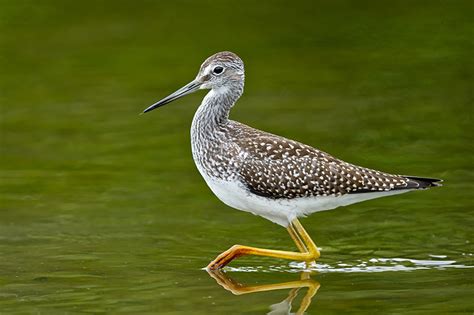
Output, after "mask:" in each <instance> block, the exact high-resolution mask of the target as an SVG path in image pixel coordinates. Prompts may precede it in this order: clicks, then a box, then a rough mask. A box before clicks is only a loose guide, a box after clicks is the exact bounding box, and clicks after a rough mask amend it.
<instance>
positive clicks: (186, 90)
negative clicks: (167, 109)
mask: <svg viewBox="0 0 474 315" xmlns="http://www.w3.org/2000/svg"><path fill="white" fill-rule="evenodd" d="M200 86H201V83H200V82H197V81H196V80H194V81H192V82H189V83H188V84H186V85H185V86H183V87H182V88H180V89H179V90H177V91H176V92H174V93H172V94H170V95H168V96H167V97H165V98H164V99H162V100H161V101H158V102H156V103H155V104H153V105H151V106H150V107H148V108H147V109H145V110H144V111H143V113H147V112H149V111H152V110H154V109H155V108H158V107H160V106H163V105H166V104H168V103H171V102H172V101H174V100H176V99H178V98H180V97H182V96H185V95H187V94H190V93H193V92H195V91H197V90H199V87H200Z"/></svg>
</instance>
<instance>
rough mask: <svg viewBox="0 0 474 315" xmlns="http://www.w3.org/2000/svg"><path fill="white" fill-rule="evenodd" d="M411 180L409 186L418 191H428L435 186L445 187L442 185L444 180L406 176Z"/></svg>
mask: <svg viewBox="0 0 474 315" xmlns="http://www.w3.org/2000/svg"><path fill="white" fill-rule="evenodd" d="M404 177H405V178H408V179H409V183H408V186H411V187H412V188H416V189H427V188H430V187H435V186H443V185H442V184H441V183H442V182H443V180H442V179H438V178H428V177H418V176H404Z"/></svg>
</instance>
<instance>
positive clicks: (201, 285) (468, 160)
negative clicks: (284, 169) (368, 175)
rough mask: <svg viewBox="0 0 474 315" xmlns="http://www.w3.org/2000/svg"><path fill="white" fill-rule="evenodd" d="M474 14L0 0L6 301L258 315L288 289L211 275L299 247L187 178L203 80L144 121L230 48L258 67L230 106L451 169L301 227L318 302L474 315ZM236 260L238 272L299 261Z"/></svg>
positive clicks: (343, 142) (66, 310)
mask: <svg viewBox="0 0 474 315" xmlns="http://www.w3.org/2000/svg"><path fill="white" fill-rule="evenodd" d="M473 11H474V10H473V2H472V1H470V0H467V1H408V0H406V1H227V0H226V1H117V0H115V1H105V0H103V1H46V0H41V1H25V0H16V1H13V0H0V106H1V112H0V149H1V157H0V166H1V170H0V175H1V178H0V189H1V193H0V198H1V199H0V314H13V313H21V314H27V313H30V314H31V313H35V314H54V313H60V314H73V313H115V314H117V313H128V314H138V313H141V314H144V313H163V314H179V313H182V314H189V313H191V312H192V313H193V314H223V313H227V314H236V313H241V314H262V313H266V312H268V311H270V309H271V308H270V305H273V304H275V303H278V302H280V301H282V300H283V299H285V298H286V296H287V295H288V290H277V291H270V292H266V293H255V294H249V295H243V296H235V295H232V294H231V293H230V292H228V291H226V290H224V289H223V288H222V287H220V286H219V285H218V284H217V283H216V282H215V281H214V280H213V279H212V278H210V277H209V276H208V275H207V273H206V272H205V271H203V270H201V268H202V267H204V266H205V265H206V264H207V263H208V262H209V261H210V260H211V259H212V258H214V256H215V255H217V254H218V253H219V252H220V251H222V250H225V249H226V248H228V247H229V246H231V245H233V244H235V243H240V244H248V245H254V246H259V247H267V248H275V249H277V248H278V249H292V248H293V245H292V243H291V239H290V238H289V237H288V235H287V233H286V231H285V230H284V229H283V228H281V227H279V226H277V225H275V224H272V223H270V222H267V221H265V220H263V219H261V218H258V217H255V216H252V215H249V214H247V213H244V212H239V211H235V210H232V209H230V208H228V207H227V206H225V205H224V204H222V203H221V202H219V200H217V198H216V197H214V196H213V195H212V193H211V192H210V190H209V189H208V188H207V187H206V185H205V183H204V181H203V180H202V178H201V177H200V175H199V174H198V172H197V170H196V169H195V166H194V163H193V161H192V157H191V152H190V143H189V142H190V140H189V127H190V123H191V119H192V116H193V114H194V111H195V110H196V108H197V106H198V104H199V103H200V100H201V98H202V97H203V95H204V94H203V92H201V93H196V94H194V95H191V96H188V97H186V98H184V99H182V100H180V101H179V102H176V103H173V104H171V105H169V106H166V107H164V108H161V109H160V110H157V111H154V112H152V113H150V114H147V115H143V116H139V115H138V113H140V112H141V111H142V110H143V109H145V108H146V107H147V106H149V105H150V104H152V103H154V102H155V101H157V100H159V99H160V98H162V97H163V96H165V95H167V94H169V93H170V92H172V91H174V90H175V89H177V88H179V87H181V86H182V85H183V84H184V83H187V82H188V81H190V80H191V79H193V78H194V76H195V75H196V72H197V70H198V69H199V65H200V64H201V62H202V61H203V60H204V59H205V58H207V57H208V56H209V55H211V54H213V53H215V52H217V51H222V50H231V51H233V52H235V53H237V54H239V55H240V57H241V58H242V59H243V60H244V62H245V65H246V90H245V94H244V96H243V97H242V99H241V100H240V101H239V103H238V104H237V106H235V108H234V110H233V112H232V115H231V117H232V118H233V119H235V120H238V121H241V122H244V123H246V124H249V125H251V126H253V127H256V128H259V129H264V130H266V131H270V132H273V133H277V134H280V135H283V136H286V137H289V138H293V139H297V140H299V141H302V142H304V143H307V144H309V145H313V146H316V147H318V148H320V149H322V150H324V151H327V152H329V153H331V154H333V155H336V156H337V157H339V158H342V159H345V160H348V161H350V162H353V163H356V164H360V165H363V166H368V167H371V168H378V169H381V170H384V171H388V172H393V173H402V174H410V175H420V176H430V177H439V178H442V179H444V180H445V186H444V187H442V188H437V189H432V190H430V191H425V192H415V193H410V194H406V195H403V196H397V197H390V198H383V199H379V200H373V201H369V202H365V203H361V204H357V205H352V206H350V207H345V208H339V209H337V210H335V211H327V212H322V213H319V214H315V215H313V216H312V217H311V218H308V219H305V220H303V224H304V225H305V227H306V228H307V230H308V231H309V232H310V234H311V235H312V236H313V239H314V240H315V241H316V243H317V244H318V245H319V246H321V247H322V258H321V260H320V261H319V262H318V265H317V266H316V268H315V270H316V271H317V272H316V273H315V275H313V276H312V278H313V279H314V280H315V281H318V282H319V283H320V285H321V286H320V288H319V291H318V293H317V294H316V295H315V297H314V298H313V301H312V304H311V306H310V308H309V309H308V310H307V312H308V313H310V314H314V313H321V314H341V313H354V314H355V313H362V314H367V313H380V314H434V313H439V314H449V313H456V314H460V313H466V314H472V312H473V311H474V303H473V301H472V296H473V293H474V287H473V281H472V280H473V269H471V268H472V267H473V266H474V262H473V255H474V248H473V245H472V242H473V241H474V240H473V232H472V227H473V226H474V219H473V218H474V216H473V215H474V211H473V200H472V199H473V198H472V190H473V188H474V187H473V184H472V182H473V179H474V178H473V177H474V176H473V151H474V150H473V128H472V114H473V104H472V86H473V78H472V74H473V70H474V66H473V61H472V60H473V58H472V56H473V35H474V32H473V30H474V27H473V19H472V16H473V13H474V12H473ZM231 266H232V267H233V268H231V269H228V271H227V275H230V276H231V277H232V278H235V279H236V281H238V282H241V283H245V284H263V283H279V282H285V281H293V280H297V279H299V272H300V270H301V268H302V267H301V266H300V265H295V264H292V263H288V262H286V261H279V260H274V259H265V258H259V257H253V258H242V259H240V260H238V261H235V262H234V263H233V264H232V265H231ZM250 271H251V272H250ZM377 271H379V272H377ZM304 290H305V289H301V292H304ZM301 292H300V295H301V294H304V293H301ZM298 299H299V300H298ZM300 301H301V296H299V297H297V299H296V300H295V301H294V304H295V306H294V308H293V311H296V309H297V305H299V303H300ZM273 309H274V311H275V312H276V309H275V306H274V307H273ZM275 314H276V313H275Z"/></svg>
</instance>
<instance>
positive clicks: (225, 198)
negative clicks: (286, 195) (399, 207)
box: [204, 176, 409, 227]
mask: <svg viewBox="0 0 474 315" xmlns="http://www.w3.org/2000/svg"><path fill="white" fill-rule="evenodd" d="M204 179H205V180H206V183H207V185H208V186H209V187H210V188H211V190H212V192H213V193H214V194H215V195H216V196H217V197H218V198H219V199H220V200H221V201H222V202H224V203H225V204H226V205H228V206H230V207H232V208H235V209H238V210H242V211H247V212H251V213H253V214H255V215H259V216H261V217H264V218H266V219H268V220H270V221H272V222H274V223H277V224H279V225H282V226H284V227H287V226H288V224H289V223H290V222H291V221H292V220H293V219H295V218H298V217H305V216H307V215H309V214H311V213H313V212H318V211H324V210H330V209H334V208H337V207H340V206H347V205H350V204H353V203H356V202H360V201H364V200H369V199H375V198H379V197H384V196H390V195H396V194H401V193H404V192H407V191H409V190H397V191H389V192H373V193H360V194H347V195H343V196H339V197H333V196H324V197H302V198H295V199H268V198H265V197H261V196H258V195H255V194H253V193H251V192H249V191H248V190H247V189H246V188H245V187H244V185H243V184H241V183H239V182H236V181H232V182H231V181H226V180H219V179H214V178H210V177H207V176H204Z"/></svg>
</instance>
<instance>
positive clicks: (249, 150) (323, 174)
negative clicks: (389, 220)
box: [147, 52, 439, 225]
mask: <svg viewBox="0 0 474 315" xmlns="http://www.w3.org/2000/svg"><path fill="white" fill-rule="evenodd" d="M216 67H217V68H218V67H221V68H222V69H223V70H222V73H219V74H216V73H214V71H216V70H215V69H217V68H216ZM218 70H219V69H218ZM244 79H245V75H244V65H243V62H242V60H241V59H240V58H239V57H238V56H237V55H235V54H233V53H231V52H221V53H217V54H215V55H213V56H211V57H209V58H208V59H207V60H206V61H205V62H204V63H203V64H202V65H201V69H200V71H199V74H198V76H197V77H196V79H195V80H194V81H193V82H191V83H190V84H189V85H188V86H187V87H188V89H192V90H195V89H196V86H199V88H209V89H211V91H210V92H209V93H208V94H207V95H206V96H205V98H204V99H203V101H202V103H201V106H200V107H199V108H198V110H197V111H196V114H195V116H194V119H193V123H192V126H191V146H192V152H193V158H194V161H195V163H196V166H197V168H198V170H199V171H200V173H201V174H202V175H203V177H204V179H205V180H206V182H207V183H208V185H209V186H210V187H211V189H212V190H213V192H214V193H215V194H216V195H217V196H218V197H219V198H220V199H221V200H223V201H224V202H225V203H227V204H228V205H230V206H233V207H235V208H238V209H241V210H246V211H250V212H252V213H255V214H258V215H262V216H264V217H266V218H267V219H270V220H272V221H274V222H277V223H279V224H282V225H285V224H287V222H290V221H291V219H292V217H296V216H300V215H307V214H309V213H312V212H315V211H322V210H326V209H332V208H335V207H337V206H340V205H347V204H350V203H354V202H358V201H362V200H368V199H372V198H376V197H381V196H384V195H390V194H394V193H398V192H403V191H409V190H413V189H420V188H428V187H430V186H437V185H439V184H438V182H439V180H437V179H430V178H419V177H412V176H401V175H392V174H388V173H384V172H380V171H376V170H371V169H368V168H364V167H361V166H356V165H353V164H350V163H347V162H344V161H342V160H339V159H337V158H335V157H332V156H331V155H329V154H327V153H325V152H323V151H320V150H318V149H315V148H313V147H310V146H308V145H305V144H302V143H299V142H297V141H294V140H290V139H286V138H283V137H280V136H277V135H273V134H270V133H267V132H264V131H260V130H257V129H254V128H251V127H249V126H246V125H244V124H241V123H239V122H236V121H232V120H229V119H228V116H229V112H230V110H231V108H232V106H233V105H234V104H235V102H236V101H237V100H238V99H239V97H240V96H241V95H242V93H243V89H244ZM183 89H184V90H183ZM183 89H181V90H178V91H177V92H175V94H176V93H177V94H176V95H177V96H176V95H175V94H172V95H170V96H169V97H168V98H165V99H164V100H162V101H160V102H158V103H157V104H155V105H153V106H151V107H150V108H149V109H147V111H148V110H151V109H153V108H155V107H157V106H161V105H162V104H166V103H167V102H169V101H172V100H173V99H175V98H177V97H180V96H181V95H184V94H187V93H189V92H187V91H186V87H184V88H183ZM180 91H181V92H180ZM183 91H184V92H183ZM224 187H225V189H224ZM351 194H353V195H354V197H350V198H349V197H344V198H343V196H348V195H351ZM368 194H371V195H372V196H373V197H372V196H369V195H368ZM329 197H334V198H332V199H328V198H329ZM262 198H263V199H262ZM272 200H273V201H272ZM342 200H344V201H342ZM293 201H294V202H293ZM301 201H304V207H305V209H304V210H303V211H300V212H298V211H296V210H295V211H293V208H294V207H296V206H297V205H301V204H302V203H301ZM262 205H265V207H266V208H267V209H266V210H265V211H264V210H261V211H260V210H259V208H258V207H259V206H262ZM311 205H314V207H313V208H314V209H312V206H311ZM273 208H275V209H273ZM269 209H271V210H269ZM279 211H281V212H285V211H287V212H291V214H290V213H288V214H284V213H281V215H280V213H279ZM285 216H286V217H285Z"/></svg>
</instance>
